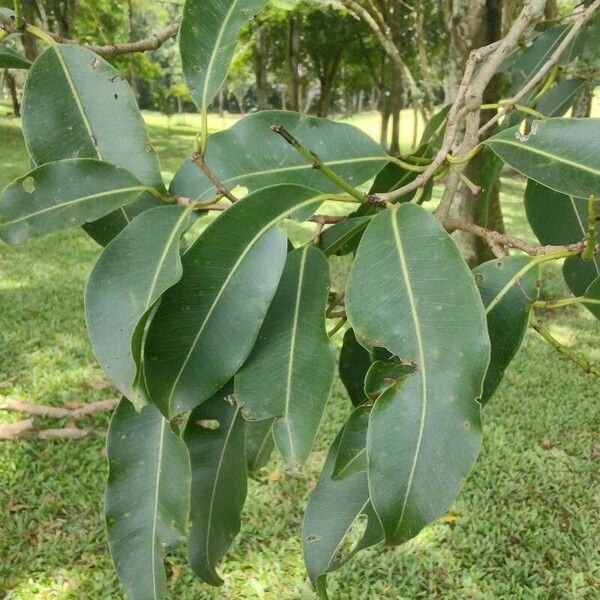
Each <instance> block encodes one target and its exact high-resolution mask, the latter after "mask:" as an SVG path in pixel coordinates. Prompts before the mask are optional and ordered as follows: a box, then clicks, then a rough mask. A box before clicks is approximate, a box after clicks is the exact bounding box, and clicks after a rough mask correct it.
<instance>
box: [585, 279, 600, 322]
mask: <svg viewBox="0 0 600 600" xmlns="http://www.w3.org/2000/svg"><path fill="white" fill-rule="evenodd" d="M583 298H584V302H583V305H584V306H585V307H586V308H587V309H588V310H589V311H590V312H591V313H592V314H593V315H594V316H595V317H596V319H600V277H597V278H596V279H594V281H592V283H591V284H590V287H588V289H587V290H586V291H585V294H584V295H583Z"/></svg>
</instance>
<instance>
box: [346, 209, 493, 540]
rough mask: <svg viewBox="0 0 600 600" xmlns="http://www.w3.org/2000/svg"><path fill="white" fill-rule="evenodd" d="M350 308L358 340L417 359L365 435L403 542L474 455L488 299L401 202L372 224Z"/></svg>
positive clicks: (388, 513) (443, 504)
mask: <svg viewBox="0 0 600 600" xmlns="http://www.w3.org/2000/svg"><path fill="white" fill-rule="evenodd" d="M373 290H377V302H376V303H373V296H372V294H373ZM346 310H347V313H348V317H349V320H350V323H351V324H352V326H353V328H354V331H355V333H356V335H357V338H358V339H359V340H361V341H362V342H363V343H364V344H366V345H368V346H371V347H373V346H383V347H385V348H387V349H388V350H389V351H390V352H391V353H392V354H393V355H395V356H398V357H399V358H400V359H401V360H403V361H405V362H412V363H414V364H415V366H416V371H415V372H414V373H413V374H411V375H408V376H407V377H406V378H405V379H404V380H403V381H402V382H401V383H400V384H394V385H392V386H391V387H389V388H388V389H387V390H386V391H385V392H384V393H383V394H382V395H381V396H380V397H379V398H378V399H377V401H376V402H375V404H374V406H373V410H372V413H371V418H370V421H369V433H368V437H367V453H368V460H369V464H368V476H369V489H370V493H371V500H372V502H373V505H374V507H375V510H376V511H377V514H378V515H379V517H380V519H381V522H382V525H383V528H384V531H385V536H386V541H387V542H388V543H391V544H399V543H402V542H404V541H406V540H407V539H410V538H411V537H413V536H414V535H416V534H417V533H418V532H419V530H420V529H421V528H422V527H423V526H425V525H426V524H427V523H430V522H431V521H434V520H435V519H437V518H438V517H439V516H440V515H441V514H443V512H444V511H445V510H446V509H447V508H448V507H449V506H450V504H451V503H452V502H453V501H454V499H455V497H456V495H457V493H458V491H459V489H460V486H461V483H462V481H463V479H464V478H465V477H466V476H467V474H468V472H469V471H470V469H471V467H472V465H473V463H474V462H475V459H476V458H477V454H478V452H479V446H480V441H481V427H480V416H479V404H478V403H477V402H476V399H477V398H478V397H479V396H480V394H481V388H482V384H483V379H484V376H485V372H486V369H487V366H488V363H489V353H490V348H489V339H488V333H487V326H486V319H485V313H484V309H483V304H482V302H481V298H480V296H479V293H478V291H477V288H476V286H475V282H474V281H473V277H472V275H471V273H470V272H469V270H468V268H467V265H466V264H465V262H464V261H463V259H462V258H461V256H460V254H459V251H458V249H457V247H456V245H455V244H454V242H453V241H452V240H451V238H450V237H449V236H448V234H447V233H446V232H445V231H444V230H443V228H442V227H441V225H440V224H439V222H438V221H437V220H436V219H435V217H433V216H432V215H430V214H429V213H428V212H427V211H425V210H424V209H422V208H421V207H419V206H416V205H413V204H401V205H396V206H394V207H393V208H391V209H387V210H384V211H382V212H381V213H380V214H379V215H377V216H376V217H375V218H374V220H373V221H372V222H371V224H370V225H369V226H368V227H367V230H366V231H365V233H364V235H363V238H362V240H361V243H360V245H359V247H358V251H357V254H356V260H355V262H354V265H353V266H352V270H351V273H350V278H349V281H348V286H347V291H346Z"/></svg>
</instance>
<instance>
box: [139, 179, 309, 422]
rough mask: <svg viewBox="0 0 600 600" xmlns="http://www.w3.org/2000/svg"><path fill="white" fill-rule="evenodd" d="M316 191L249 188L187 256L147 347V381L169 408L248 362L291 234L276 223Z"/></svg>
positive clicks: (196, 397) (208, 390)
mask: <svg viewBox="0 0 600 600" xmlns="http://www.w3.org/2000/svg"><path fill="white" fill-rule="evenodd" d="M317 195H318V193H317V192H315V191H314V190H309V189H307V188H302V187H299V186H294V185H287V186H286V185H282V186H277V187H271V188H266V189H264V190H260V191H258V192H256V193H254V194H251V195H249V196H248V197H246V198H244V199H243V200H242V201H240V202H238V203H236V204H234V205H233V206H231V207H230V208H228V209H227V210H226V211H225V212H223V213H222V214H221V215H220V216H219V217H218V218H217V219H216V220H215V221H213V222H212V223H211V224H210V225H209V226H208V228H207V229H206V230H205V231H204V232H203V233H202V235H201V236H200V237H199V238H198V240H197V241H196V242H195V243H194V245H193V246H192V247H191V248H190V249H189V250H188V251H187V252H186V254H185V255H184V256H183V259H182V262H183V277H182V278H181V280H180V281H179V283H177V284H176V285H175V286H174V287H172V288H171V289H170V290H168V291H167V292H166V293H165V295H164V296H163V299H162V301H161V304H160V306H159V308H158V310H157V312H156V314H155V315H154V317H153V318H152V321H151V323H150V327H149V330H148V334H147V340H146V345H145V364H146V368H145V378H146V385H147V387H148V392H149V394H150V397H151V398H152V401H153V402H154V403H155V404H157V405H158V406H159V408H160V409H161V411H162V412H163V413H164V414H167V415H176V414H180V413H182V412H185V411H187V410H191V409H192V408H194V407H195V406H197V405H198V404H200V403H202V402H203V401H204V400H206V399H207V398H209V397H210V396H211V395H212V394H214V393H215V392H216V391H217V390H218V389H219V388H220V387H222V386H223V385H224V384H225V383H226V382H227V381H228V380H229V379H231V377H232V376H233V375H234V374H235V373H236V372H237V371H238V369H239V368H240V367H241V366H242V363H243V362H244V361H245V360H246V358H247V357H248V354H249V353H250V350H251V349H252V346H253V345H254V341H255V340H256V336H257V334H258V331H259V329H260V326H261V325H262V321H263V319H264V317H265V314H266V312H267V309H268V307H269V304H270V302H271V299H272V298H273V295H274V293H275V290H276V289H277V284H278V283H279V278H280V277H281V272H282V270H283V265H284V263H285V257H286V240H285V237H284V236H283V234H282V233H281V232H280V231H279V229H278V228H277V227H274V226H275V225H276V224H277V223H278V222H279V221H281V220H282V219H284V218H285V217H286V216H287V215H289V214H290V212H292V211H293V210H295V209H297V208H301V207H304V206H308V205H309V204H311V203H312V202H315V197H316V196H317ZM242 297H243V302H240V299H241V298H242Z"/></svg>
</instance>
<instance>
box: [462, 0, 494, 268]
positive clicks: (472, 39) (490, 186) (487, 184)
mask: <svg viewBox="0 0 600 600" xmlns="http://www.w3.org/2000/svg"><path fill="white" fill-rule="evenodd" d="M457 4H458V3H457ZM473 4H474V3H465V4H464V5H463V8H464V9H466V10H470V11H471V13H470V17H471V21H470V23H471V27H470V28H469V30H468V31H469V37H468V38H462V39H460V40H456V35H458V31H459V30H458V29H456V30H455V31H454V33H453V40H454V41H455V43H456V53H455V56H457V55H458V54H459V53H461V48H462V49H468V50H469V51H470V49H472V48H477V47H480V46H483V45H486V44H491V43H492V42H495V41H496V40H498V39H500V37H501V30H502V0H485V2H484V3H482V7H481V8H483V10H482V11H476V10H475V9H476V7H475V6H474V5H473ZM475 13H476V14H477V15H478V20H474V19H473V16H474V14H475ZM463 35H466V34H465V31H463ZM453 45H454V44H453ZM462 55H463V56H464V60H466V56H468V52H467V55H466V56H465V55H464V54H462ZM463 68H464V64H463V65H462V66H461V70H462V69H463ZM499 84H500V78H499V77H498V76H495V77H493V78H492V80H491V81H490V84H489V85H488V87H487V88H486V90H485V92H484V94H483V102H484V104H492V103H496V102H498V100H499V99H500V87H499ZM493 114H494V112H493V111H482V112H481V123H482V124H483V123H485V122H487V121H488V120H489V119H490V118H491V117H492V115H493ZM491 133H492V132H491V131H490V134H491ZM496 160H497V159H496V158H495V156H494V155H493V154H492V153H489V152H480V153H479V154H478V155H477V156H476V157H475V158H473V159H472V160H471V161H470V162H469V164H468V165H467V167H466V169H465V171H464V173H465V175H466V177H468V178H469V179H470V180H471V181H472V182H473V183H475V184H476V185H478V186H480V187H483V188H484V189H483V190H482V191H481V192H479V193H478V194H474V193H473V192H471V191H470V190H469V189H468V188H467V187H466V186H465V185H461V186H460V187H459V191H458V192H457V195H456V198H455V200H454V203H453V205H452V216H454V217H457V218H460V219H465V220H467V221H470V222H472V223H476V224H478V225H482V226H485V227H491V228H492V229H495V230H497V231H500V232H503V231H504V220H503V217H502V210H501V206H500V181H499V170H497V169H494V166H495V163H494V162H493V161H496ZM484 167H485V168H484ZM484 200H485V201H484ZM453 237H454V238H455V240H456V241H457V243H458V245H459V247H460V248H461V251H462V253H463V256H464V258H465V260H467V262H468V263H469V264H470V265H471V266H475V265H478V264H481V263H482V262H485V261H487V260H490V259H492V258H493V257H494V256H493V254H492V252H491V250H490V249H489V247H488V246H487V244H485V243H483V242H482V240H479V239H478V238H476V237H475V236H473V235H472V234H470V233H465V232H455V234H453Z"/></svg>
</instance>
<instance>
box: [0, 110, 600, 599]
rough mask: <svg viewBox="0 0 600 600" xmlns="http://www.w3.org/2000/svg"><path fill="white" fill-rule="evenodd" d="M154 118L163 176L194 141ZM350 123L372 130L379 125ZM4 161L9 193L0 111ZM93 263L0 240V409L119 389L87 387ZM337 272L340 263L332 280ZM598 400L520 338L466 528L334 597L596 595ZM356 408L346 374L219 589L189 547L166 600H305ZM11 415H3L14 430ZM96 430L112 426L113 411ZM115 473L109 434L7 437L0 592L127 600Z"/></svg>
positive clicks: (541, 347) (567, 366)
mask: <svg viewBox="0 0 600 600" xmlns="http://www.w3.org/2000/svg"><path fill="white" fill-rule="evenodd" d="M148 121H149V125H150V130H151V135H152V138H153V141H154V142H155V144H156V146H157V148H158V151H159V154H160V155H161V157H162V165H163V169H164V174H165V177H166V178H170V177H171V176H172V174H173V173H174V172H175V170H176V168H177V166H178V164H179V163H180V162H181V160H182V158H183V157H184V156H185V155H186V154H187V153H188V152H189V151H190V148H191V141H192V138H191V135H192V133H193V131H194V130H193V128H192V127H190V126H189V124H182V123H175V122H174V123H172V128H171V131H168V129H167V128H166V120H165V119H164V118H163V117H159V116H158V115H154V114H149V115H148ZM358 124H359V125H364V126H365V128H366V129H369V128H372V127H373V118H372V116H369V115H368V116H367V117H366V118H365V119H364V120H362V122H361V120H359V121H358ZM211 126H212V127H214V128H218V127H219V126H220V124H219V123H215V122H214V121H213V122H211ZM409 139H410V138H409ZM0 165H1V167H0V184H2V185H5V184H6V183H8V182H9V181H10V180H12V179H14V178H15V177H17V176H18V175H21V174H23V173H24V172H25V170H26V168H27V157H26V154H25V150H24V146H23V142H22V138H21V135H20V130H19V126H18V122H16V121H14V120H9V119H6V118H0ZM503 192H504V198H503V201H504V208H505V212H506V220H507V225H508V227H509V229H510V230H511V231H513V232H515V233H517V234H520V235H531V234H530V232H529V231H528V228H527V225H526V223H525V220H524V216H523V210H522V193H523V184H522V182H520V181H516V180H512V179H510V180H509V179H505V180H504V185H503ZM98 254H99V247H98V246H96V245H95V244H94V243H93V242H92V241H91V240H90V239H89V238H87V237H86V236H85V235H84V233H83V232H82V231H79V230H76V231H70V232H67V233H60V234H55V235H51V236H48V237H46V238H43V239H39V240H36V241H32V242H29V243H26V244H24V245H22V246H20V247H8V246H4V245H3V246H1V247H0V306H1V311H0V398H1V397H2V396H14V397H19V398H23V399H27V400H29V401H32V402H44V403H47V404H54V405H61V404H63V403H65V402H92V401H95V400H100V399H104V398H110V397H114V396H115V392H114V391H113V390H111V389H110V388H107V389H103V390H98V389H94V388H95V387H97V386H96V385H94V384H95V382H96V381H97V380H98V379H99V378H101V377H102V376H101V373H100V370H99V368H98V367H97V365H96V363H95V362H94V358H93V355H92V352H91V348H90V345H89V343H88V341H87V337H86V332H85V325H84V318H83V290H84V285H85V281H86V277H87V275H88V273H89V271H90V269H91V267H92V265H93V263H94V261H95V260H96V258H97V257H98ZM345 266H346V263H345V262H344V261H343V260H336V261H334V265H333V275H334V278H335V279H337V278H339V277H341V276H342V273H343V272H344V269H345ZM546 273H547V281H546V284H545V291H546V293H547V294H548V295H554V296H557V297H561V296H562V295H563V294H564V293H565V292H564V289H563V287H562V285H561V283H560V279H559V277H558V271H557V269H556V266H552V267H550V268H546ZM547 317H548V322H549V326H550V328H551V330H552V331H553V333H554V334H555V335H556V336H557V337H559V338H560V339H561V340H562V341H563V342H565V343H567V344H574V343H575V342H576V343H577V346H578V349H579V350H580V351H582V352H584V353H585V354H586V355H587V356H588V357H589V358H591V359H594V360H596V361H600V351H599V349H598V346H597V343H598V339H599V335H598V334H599V333H600V326H599V325H598V323H597V322H596V321H595V320H594V319H593V318H592V317H591V315H590V314H588V312H586V310H585V309H584V308H582V307H580V306H572V307H569V308H566V309H561V310H560V311H556V312H554V313H551V314H548V315H547ZM338 338H341V336H338ZM338 343H339V339H338ZM598 395H599V386H598V382H597V380H595V379H593V378H591V377H590V376H587V375H585V374H583V373H582V372H580V371H579V370H578V369H577V367H575V366H574V365H573V364H571V363H570V362H568V361H566V360H565V359H563V358H562V357H561V356H559V355H558V354H556V353H555V351H554V350H553V349H551V348H550V347H549V346H548V345H546V344H545V343H544V342H543V341H541V340H540V339H539V338H538V337H537V336H536V335H535V334H532V333H530V334H528V336H527V338H526V340H525V343H524V347H523V349H522V350H521V352H520V354H519V356H518V357H517V359H516V360H515V361H514V363H513V364H512V365H511V367H510V369H509V370H508V372H507V374H506V378H505V381H504V383H503V385H502V386H501V388H500V390H499V392H498V393H497V395H496V396H495V397H494V399H493V400H492V402H491V403H490V405H489V406H488V407H487V408H486V409H485V412H484V418H485V440H484V448H483V452H482V454H481V457H480V459H479V462H478V463H477V465H476V467H475V469H474V472H473V474H472V476H471V477H470V479H469V481H468V483H467V484H466V486H465V488H464V490H463V492H462V494H461V496H460V497H459V499H458V501H457V502H456V504H455V506H454V507H453V508H452V514H454V515H455V516H456V522H455V523H454V524H445V523H442V522H439V523H436V524H434V525H432V526H430V527H428V528H426V529H425V530H424V531H423V532H422V533H421V534H420V535H419V536H418V537H417V538H416V539H414V540H413V541H411V542H410V543H408V544H406V545H405V546H403V547H401V548H396V549H392V550H384V549H371V550H368V551H366V552H363V553H362V554H360V555H359V556H358V557H357V558H356V559H355V561H354V562H353V563H351V565H349V566H347V567H346V568H345V569H342V571H340V572H339V573H337V574H335V575H333V576H331V577H330V590H331V597H332V598H333V599H339V600H371V599H372V600H381V599H389V600H401V599H407V600H408V599H411V600H412V599H416V598H419V599H421V598H422V599H428V598H444V599H456V600H458V599H461V600H462V599H469V598H475V599H486V600H487V599H490V600H491V599H496V598H502V599H504V598H507V599H511V600H512V599H524V600H530V599H537V598H539V599H554V600H565V599H590V600H592V599H595V598H598V589H600V566H599V562H598V552H599V546H598V540H599V539H600V528H599V524H598V461H599V459H600V438H599V437H598V431H599V430H600V418H599V411H598V405H597V401H598ZM349 410H350V403H349V401H348V400H347V398H346V396H345V393H344V391H343V388H342V386H341V384H340V383H339V381H336V382H335V385H334V390H333V395H332V398H331V400H330V403H329V405H328V408H327V413H326V418H325V420H324V423H325V425H324V427H323V430H322V432H321V435H320V437H319V440H318V444H317V448H316V452H315V455H314V458H313V459H312V460H311V462H310V464H308V465H307V466H306V467H305V468H304V469H303V471H302V473H300V474H290V473H286V472H283V471H279V465H278V463H277V462H276V461H275V460H273V461H272V463H271V464H270V465H269V468H268V472H269V473H271V477H269V480H268V483H265V484H262V485H261V484H258V483H255V482H251V483H250V487H249V497H248V501H247V505H246V509H245V512H244V523H243V528H242V532H241V535H240V536H239V537H238V538H237V540H236V542H235V544H234V547H233V549H232V551H231V553H230V555H229V558H228V560H227V561H226V562H225V563H224V565H223V567H222V573H223V576H224V579H225V585H224V587H222V588H220V589H217V590H213V589H211V588H208V587H207V586H205V585H203V584H202V583H200V582H199V581H197V580H195V579H194V578H193V577H192V576H191V574H190V571H189V569H188V568H187V566H186V564H185V557H184V555H183V553H181V554H178V555H177V556H175V557H170V558H169V560H168V564H169V571H170V583H171V590H172V592H171V596H170V597H171V598H173V599H183V600H188V599H189V600H192V599H194V600H198V599H200V600H208V599H222V600H233V599H268V600H271V599H273V600H301V599H304V598H306V599H309V598H312V594H311V592H310V587H309V586H308V583H307V580H306V575H305V571H304V567H303V564H302V555H301V547H300V539H299V528H300V523H301V515H302V510H303V506H304V504H305V501H306V498H307V495H308V493H309V490H310V488H311V486H312V485H313V484H314V481H315V478H316V476H317V474H318V471H319V469H320V466H321V464H322V461H323V459H324V453H325V449H326V447H327V445H328V444H329V443H330V442H331V440H332V439H333V436H334V435H335V432H336V430H337V429H338V427H339V425H340V424H341V422H342V421H343V419H344V417H345V415H347V414H348V412H349ZM14 418H16V417H14V416H8V415H5V414H0V419H3V420H4V421H7V420H9V419H14ZM46 424H47V425H51V424H52V425H54V424H55V422H53V423H50V422H48V423H46ZM65 424H66V423H63V425H65ZM87 424H88V425H89V426H91V427H95V428H98V429H103V428H105V427H106V426H107V424H108V417H107V416H106V415H101V416H96V417H94V418H93V419H90V420H89V422H88V423H87ZM106 472H107V467H106V463H105V456H104V442H103V440H102V439H101V438H97V439H88V440H83V441H75V442H66V441H51V442H38V441H23V442H14V443H13V442H11V443H7V442H0V532H1V534H0V596H1V595H2V594H1V592H4V593H5V596H4V597H5V598H7V599H11V600H14V599H19V600H33V599H40V598H44V599H45V598H48V599H60V600H63V599H77V600H88V599H89V600H98V599H113V598H114V599H119V598H122V592H121V591H120V588H119V585H118V583H117V580H116V577H115V574H114V572H113V568H112V565H111V561H110V558H109V556H108V552H107V545H106V539H105V534H104V522H103V517H102V491H103V485H104V479H105V476H106Z"/></svg>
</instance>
